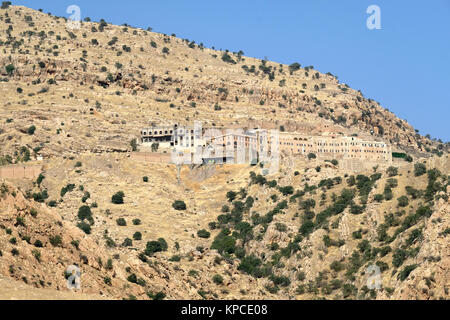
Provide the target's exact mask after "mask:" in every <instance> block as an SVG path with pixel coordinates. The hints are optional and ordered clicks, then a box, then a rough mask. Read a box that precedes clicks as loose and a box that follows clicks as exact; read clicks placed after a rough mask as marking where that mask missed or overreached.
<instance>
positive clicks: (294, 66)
mask: <svg viewBox="0 0 450 320" xmlns="http://www.w3.org/2000/svg"><path fill="white" fill-rule="evenodd" d="M300 67H301V65H300V63H298V62H294V63H293V64H291V65H290V66H289V72H290V74H293V73H294V72H295V71H297V70H300Z"/></svg>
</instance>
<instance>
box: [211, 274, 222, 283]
mask: <svg viewBox="0 0 450 320" xmlns="http://www.w3.org/2000/svg"><path fill="white" fill-rule="evenodd" d="M213 281H214V283H215V284H218V285H221V284H223V277H222V276H221V275H220V274H216V275H214V277H213Z"/></svg>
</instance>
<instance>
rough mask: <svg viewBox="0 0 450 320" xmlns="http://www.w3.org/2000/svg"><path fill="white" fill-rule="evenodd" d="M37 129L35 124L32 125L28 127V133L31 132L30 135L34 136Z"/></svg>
mask: <svg viewBox="0 0 450 320" xmlns="http://www.w3.org/2000/svg"><path fill="white" fill-rule="evenodd" d="M35 131H36V127H35V126H30V127H29V128H28V129H27V134H29V135H30V136H32V135H33V134H34V132H35Z"/></svg>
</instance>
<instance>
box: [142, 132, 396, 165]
mask: <svg viewBox="0 0 450 320" xmlns="http://www.w3.org/2000/svg"><path fill="white" fill-rule="evenodd" d="M140 142H141V145H142V146H144V147H151V146H157V149H158V150H159V151H165V152H171V151H173V150H177V151H178V152H179V151H182V152H185V153H189V152H191V153H194V152H196V151H198V150H199V148H202V149H203V150H204V149H205V148H210V149H211V150H223V153H222V151H220V154H215V155H214V153H213V155H211V156H210V158H211V159H213V158H214V159H215V160H219V162H225V161H226V162H230V159H232V158H234V156H233V155H234V154H235V153H236V152H237V151H238V150H241V149H245V150H246V158H251V159H250V160H252V158H255V159H256V158H257V155H258V153H259V152H262V151H263V148H264V146H266V147H267V149H268V150H269V153H270V150H274V148H275V147H276V146H277V147H278V150H277V151H278V152H279V153H280V154H281V155H301V156H305V157H307V156H308V155H311V154H314V155H315V156H316V157H318V158H327V159H330V160H331V159H351V160H363V161H370V162H380V163H391V162H392V150H391V146H390V145H388V144H387V143H385V142H383V141H375V140H373V141H366V140H362V139H360V138H358V137H354V136H351V137H349V136H343V135H338V134H328V135H322V136H309V135H305V134H301V133H297V132H278V131H268V130H263V129H253V130H247V131H244V130H223V129H217V128H210V129H205V128H201V127H194V126H191V127H186V126H179V125H178V124H173V125H162V126H152V127H149V128H145V129H142V130H141V138H140ZM275 144H276V145H275ZM225 158H228V159H227V160H225ZM222 159H223V160H222ZM204 160H206V159H204Z"/></svg>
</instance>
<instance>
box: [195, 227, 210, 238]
mask: <svg viewBox="0 0 450 320" xmlns="http://www.w3.org/2000/svg"><path fill="white" fill-rule="evenodd" d="M197 236H198V237H199V238H203V239H208V238H209V237H210V236H211V233H209V232H208V231H206V230H205V229H202V230H200V231H198V232H197Z"/></svg>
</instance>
